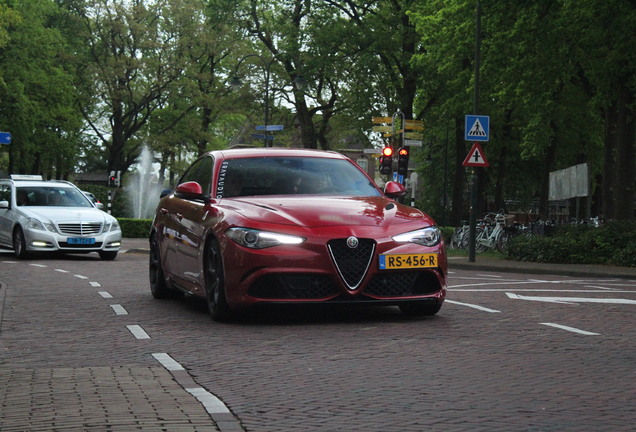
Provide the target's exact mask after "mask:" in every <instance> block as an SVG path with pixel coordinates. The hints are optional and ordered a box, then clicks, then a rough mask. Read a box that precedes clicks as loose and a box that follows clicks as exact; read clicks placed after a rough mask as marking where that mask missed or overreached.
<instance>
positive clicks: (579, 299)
mask: <svg viewBox="0 0 636 432" xmlns="http://www.w3.org/2000/svg"><path fill="white" fill-rule="evenodd" d="M506 295H507V296H508V297H509V298H511V299H515V300H530V301H542V302H548V303H566V304H572V303H607V304H636V300H628V299H617V298H609V299H607V298H606V299H602V298H588V297H534V296H524V295H519V294H514V293H509V292H507V293H506Z"/></svg>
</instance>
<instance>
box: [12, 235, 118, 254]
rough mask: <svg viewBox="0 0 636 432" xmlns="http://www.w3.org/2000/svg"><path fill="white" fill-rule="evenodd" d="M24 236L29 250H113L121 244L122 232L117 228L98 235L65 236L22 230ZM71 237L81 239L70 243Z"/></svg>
mask: <svg viewBox="0 0 636 432" xmlns="http://www.w3.org/2000/svg"><path fill="white" fill-rule="evenodd" d="M24 237H25V241H26V250H27V251H29V252H55V251H63V252H99V251H111V252H114V251H118V250H119V248H120V246H121V237H122V233H121V231H119V230H118V231H109V232H106V233H102V234H99V235H90V236H67V235H61V234H58V233H52V232H49V231H40V230H24ZM71 238H72V239H82V240H80V241H77V240H76V243H71V242H69V239H71ZM82 242H84V243H82ZM89 242H90V243H89Z"/></svg>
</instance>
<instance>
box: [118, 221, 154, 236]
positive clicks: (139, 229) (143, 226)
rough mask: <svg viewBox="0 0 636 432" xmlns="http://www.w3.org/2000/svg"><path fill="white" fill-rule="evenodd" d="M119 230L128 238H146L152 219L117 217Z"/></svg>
mask: <svg viewBox="0 0 636 432" xmlns="http://www.w3.org/2000/svg"><path fill="white" fill-rule="evenodd" d="M117 221H118V222H119V226H121V232H122V235H123V236H124V237H128V238H146V237H148V236H149V235H150V227H151V226H152V219H131V218H117Z"/></svg>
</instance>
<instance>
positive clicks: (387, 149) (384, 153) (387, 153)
mask: <svg viewBox="0 0 636 432" xmlns="http://www.w3.org/2000/svg"><path fill="white" fill-rule="evenodd" d="M382 156H386V157H391V156H393V148H392V147H384V148H383V149H382Z"/></svg>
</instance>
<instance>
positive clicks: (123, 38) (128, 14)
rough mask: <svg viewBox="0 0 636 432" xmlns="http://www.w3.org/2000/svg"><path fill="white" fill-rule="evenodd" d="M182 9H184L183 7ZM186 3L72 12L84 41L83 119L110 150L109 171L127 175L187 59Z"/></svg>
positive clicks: (111, 4) (103, 4)
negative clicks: (143, 132) (146, 128)
mask: <svg viewBox="0 0 636 432" xmlns="http://www.w3.org/2000/svg"><path fill="white" fill-rule="evenodd" d="M182 6H184V7H183V8H182ZM185 6H187V4H186V2H181V1H166V0H146V1H144V0H130V1H129V0H88V1H87V2H86V3H85V4H80V5H79V6H78V5H74V6H73V9H72V11H73V12H74V13H75V14H76V16H77V17H78V18H79V19H80V20H81V22H82V23H83V33H82V37H83V38H84V39H85V41H86V51H85V52H84V53H83V55H84V56H85V58H86V63H85V69H84V70H82V71H81V72H82V76H83V80H82V82H81V83H77V84H78V86H79V87H81V88H83V90H84V93H85V94H90V95H91V96H92V100H91V103H90V104H89V105H86V106H82V114H83V116H84V119H85V120H86V122H87V123H88V125H89V126H90V128H91V130H92V133H93V134H94V135H95V136H96V137H97V138H98V139H99V141H100V142H101V143H102V145H103V146H104V148H105V149H106V151H107V159H108V167H107V170H109V171H111V170H115V171H122V172H125V171H126V170H127V169H128V167H129V166H130V165H131V164H133V163H134V162H135V159H136V158H137V157H138V155H139V153H140V151H141V147H142V145H143V141H142V139H141V138H142V137H141V136H140V131H141V130H142V128H144V126H146V125H147V122H148V120H149V119H150V118H151V116H152V115H153V114H154V113H155V111H156V110H157V109H158V108H159V107H161V106H163V105H164V104H165V101H166V97H167V95H168V91H169V89H170V87H171V86H172V85H173V84H174V83H175V82H176V81H177V79H178V78H179V77H180V76H181V74H182V72H183V70H184V68H185V61H186V58H185V57H184V45H187V44H188V43H189V41H188V40H184V39H183V38H182V37H181V36H182V33H184V32H187V26H188V23H189V22H188V21H187V20H185V19H182V18H183V15H180V13H181V12H184V13H187V12H188V11H189V9H188V8H187V7H185Z"/></svg>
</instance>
